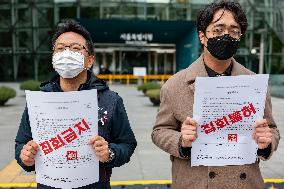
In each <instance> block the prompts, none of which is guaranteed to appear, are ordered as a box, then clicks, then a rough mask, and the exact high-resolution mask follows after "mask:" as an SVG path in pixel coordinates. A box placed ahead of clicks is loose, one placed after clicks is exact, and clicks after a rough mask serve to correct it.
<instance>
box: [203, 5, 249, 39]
mask: <svg viewBox="0 0 284 189" xmlns="http://www.w3.org/2000/svg"><path fill="white" fill-rule="evenodd" d="M220 9H223V10H228V11H230V12H232V13H233V15H234V18H235V20H236V22H237V23H238V24H239V25H240V27H241V32H242V34H245V32H246V30H247V27H248V22H247V17H246V14H245V12H244V11H243V9H242V7H241V5H240V4H239V3H238V2H234V1H228V0H227V1H225V0H222V1H215V2H213V3H211V4H209V5H207V6H206V7H205V8H204V9H202V10H200V11H199V13H198V15H197V32H199V31H201V32H203V33H205V32H206V28H207V27H208V26H209V24H210V23H211V22H212V20H213V17H214V14H215V13H216V12H217V11H218V10H220Z"/></svg>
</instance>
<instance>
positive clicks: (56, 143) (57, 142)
mask: <svg viewBox="0 0 284 189" xmlns="http://www.w3.org/2000/svg"><path fill="white" fill-rule="evenodd" d="M49 141H50V142H51V145H52V146H53V148H54V150H57V149H58V148H60V147H62V146H64V145H65V143H64V141H63V140H62V138H61V136H60V135H57V136H56V137H52V138H51V139H50V140H49Z"/></svg>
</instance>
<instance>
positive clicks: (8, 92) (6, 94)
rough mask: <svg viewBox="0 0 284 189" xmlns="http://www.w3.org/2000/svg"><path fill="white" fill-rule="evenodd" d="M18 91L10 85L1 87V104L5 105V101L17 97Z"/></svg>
mask: <svg viewBox="0 0 284 189" xmlns="http://www.w3.org/2000/svg"><path fill="white" fill-rule="evenodd" d="M15 96H16V91H15V90H14V89H12V88H10V87H5V86H3V87H0V106H4V105H5V103H6V102H7V101H8V100H9V99H11V98H15Z"/></svg>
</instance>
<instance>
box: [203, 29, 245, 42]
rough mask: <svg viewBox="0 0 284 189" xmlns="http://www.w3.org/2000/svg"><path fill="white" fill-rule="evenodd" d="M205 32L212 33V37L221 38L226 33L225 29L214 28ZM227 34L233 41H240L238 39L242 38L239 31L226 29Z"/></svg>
mask: <svg viewBox="0 0 284 189" xmlns="http://www.w3.org/2000/svg"><path fill="white" fill-rule="evenodd" d="M206 32H211V33H213V35H214V36H222V35H224V34H225V32H226V28H225V27H214V28H213V30H212V31H206ZM228 33H229V35H230V36H231V37H233V38H235V39H240V37H241V36H242V33H241V30H240V29H237V28H232V29H228Z"/></svg>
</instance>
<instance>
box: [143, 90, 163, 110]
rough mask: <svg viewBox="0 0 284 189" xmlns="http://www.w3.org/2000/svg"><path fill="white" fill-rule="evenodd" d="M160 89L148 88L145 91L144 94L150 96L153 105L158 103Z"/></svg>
mask: <svg viewBox="0 0 284 189" xmlns="http://www.w3.org/2000/svg"><path fill="white" fill-rule="evenodd" d="M160 91H161V90H160V89H150V90H147V92H146V95H147V96H148V97H149V98H150V101H151V102H152V103H153V105H154V106H158V105H160V102H161V101H160Z"/></svg>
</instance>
